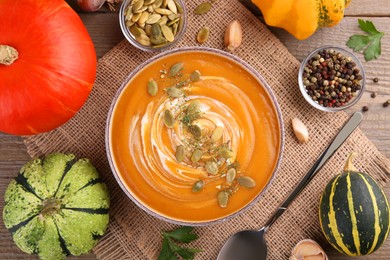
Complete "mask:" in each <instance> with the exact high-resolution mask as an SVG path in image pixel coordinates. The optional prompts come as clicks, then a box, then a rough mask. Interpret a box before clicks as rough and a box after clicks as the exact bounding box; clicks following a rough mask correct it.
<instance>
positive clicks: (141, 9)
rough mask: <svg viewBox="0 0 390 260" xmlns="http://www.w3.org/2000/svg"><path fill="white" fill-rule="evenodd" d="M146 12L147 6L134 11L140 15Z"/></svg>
mask: <svg viewBox="0 0 390 260" xmlns="http://www.w3.org/2000/svg"><path fill="white" fill-rule="evenodd" d="M146 10H148V7H147V6H142V7H141V8H140V9H138V10H137V11H135V12H134V13H135V14H136V13H142V12H143V11H146Z"/></svg>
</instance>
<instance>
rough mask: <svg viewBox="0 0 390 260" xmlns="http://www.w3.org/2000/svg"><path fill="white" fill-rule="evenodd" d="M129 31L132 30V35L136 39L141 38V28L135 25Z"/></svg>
mask: <svg viewBox="0 0 390 260" xmlns="http://www.w3.org/2000/svg"><path fill="white" fill-rule="evenodd" d="M129 30H130V33H131V34H132V35H133V36H134V37H135V38H138V37H141V34H142V32H141V30H140V28H139V27H138V26H137V25H135V24H134V25H132V26H131V27H130V28H129Z"/></svg>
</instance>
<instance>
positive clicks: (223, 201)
mask: <svg viewBox="0 0 390 260" xmlns="http://www.w3.org/2000/svg"><path fill="white" fill-rule="evenodd" d="M217 200H218V204H219V206H220V207H221V208H226V206H227V204H228V202H229V192H228V191H226V190H221V191H219V192H218V194H217Z"/></svg>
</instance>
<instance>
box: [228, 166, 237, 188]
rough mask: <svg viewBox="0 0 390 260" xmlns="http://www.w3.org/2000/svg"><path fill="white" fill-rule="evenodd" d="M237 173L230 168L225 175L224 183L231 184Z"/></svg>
mask: <svg viewBox="0 0 390 260" xmlns="http://www.w3.org/2000/svg"><path fill="white" fill-rule="evenodd" d="M236 174H237V171H236V169H234V168H230V169H229V170H228V171H227V173H226V182H227V183H228V184H231V183H232V182H233V181H234V179H235V178H236Z"/></svg>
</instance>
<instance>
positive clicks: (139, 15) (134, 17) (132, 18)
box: [131, 13, 141, 23]
mask: <svg viewBox="0 0 390 260" xmlns="http://www.w3.org/2000/svg"><path fill="white" fill-rule="evenodd" d="M139 18H141V13H136V14H133V17H131V20H132V21H133V22H135V23H136V22H138V20H139Z"/></svg>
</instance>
